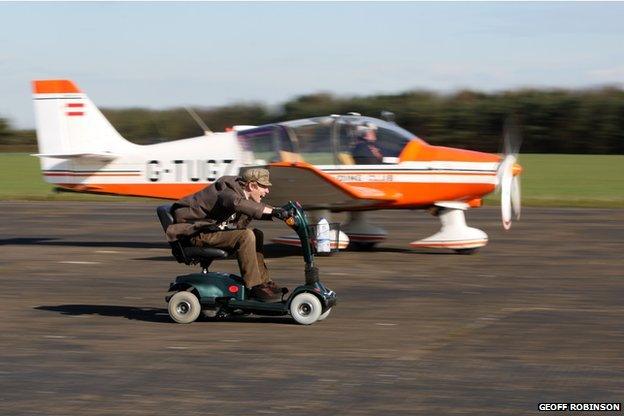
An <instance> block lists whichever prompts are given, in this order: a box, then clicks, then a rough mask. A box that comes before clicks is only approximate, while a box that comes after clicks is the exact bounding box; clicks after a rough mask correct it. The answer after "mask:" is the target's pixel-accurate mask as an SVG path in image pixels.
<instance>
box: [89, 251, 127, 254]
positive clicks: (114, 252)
mask: <svg viewBox="0 0 624 416" xmlns="http://www.w3.org/2000/svg"><path fill="white" fill-rule="evenodd" d="M95 252H96V253H99V254H119V253H121V251H115V250H96V251H95Z"/></svg>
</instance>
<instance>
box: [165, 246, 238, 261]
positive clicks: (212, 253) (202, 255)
mask: <svg viewBox="0 0 624 416" xmlns="http://www.w3.org/2000/svg"><path fill="white" fill-rule="evenodd" d="M180 248H181V250H182V251H183V252H184V257H186V258H187V259H188V260H189V261H190V262H191V263H193V262H197V263H201V262H203V261H212V260H219V259H225V258H227V256H228V253H227V252H226V251H223V250H221V249H218V248H209V247H186V246H183V245H181V246H180ZM174 256H175V254H174ZM176 257H177V256H176Z"/></svg>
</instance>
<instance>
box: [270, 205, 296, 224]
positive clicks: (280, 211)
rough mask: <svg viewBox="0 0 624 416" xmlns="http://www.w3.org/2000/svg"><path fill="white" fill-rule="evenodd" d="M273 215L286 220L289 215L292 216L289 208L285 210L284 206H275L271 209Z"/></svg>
mask: <svg viewBox="0 0 624 416" xmlns="http://www.w3.org/2000/svg"><path fill="white" fill-rule="evenodd" d="M271 216H272V217H273V218H278V219H280V220H282V221H284V220H286V219H287V218H288V217H290V216H291V214H290V212H288V211H287V210H285V209H284V208H282V207H275V208H273V211H271Z"/></svg>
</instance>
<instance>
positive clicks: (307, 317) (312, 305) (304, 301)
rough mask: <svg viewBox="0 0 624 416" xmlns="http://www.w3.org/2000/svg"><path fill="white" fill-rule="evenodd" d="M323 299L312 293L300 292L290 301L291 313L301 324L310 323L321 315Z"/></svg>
mask: <svg viewBox="0 0 624 416" xmlns="http://www.w3.org/2000/svg"><path fill="white" fill-rule="evenodd" d="M322 311H323V306H322V305H321V301H320V300H319V299H318V298H317V297H316V296H314V295H313V294H311V293H307V292H305V293H300V294H298V295H297V296H295V298H294V299H293V300H292V302H291V303H290V315H291V316H292V317H293V319H294V320H295V321H296V322H297V323H299V324H301V325H310V324H313V323H314V322H316V321H317V320H318V319H319V317H320V316H321V312H322Z"/></svg>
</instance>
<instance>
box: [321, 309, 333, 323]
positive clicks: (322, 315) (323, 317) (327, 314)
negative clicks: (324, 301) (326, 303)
mask: <svg viewBox="0 0 624 416" xmlns="http://www.w3.org/2000/svg"><path fill="white" fill-rule="evenodd" d="M331 310H332V308H329V309H327V310H326V311H325V312H323V313H322V314H321V316H319V319H318V320H319V321H322V320H323V319H325V318H327V317H328V316H329V314H330V312H331Z"/></svg>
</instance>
